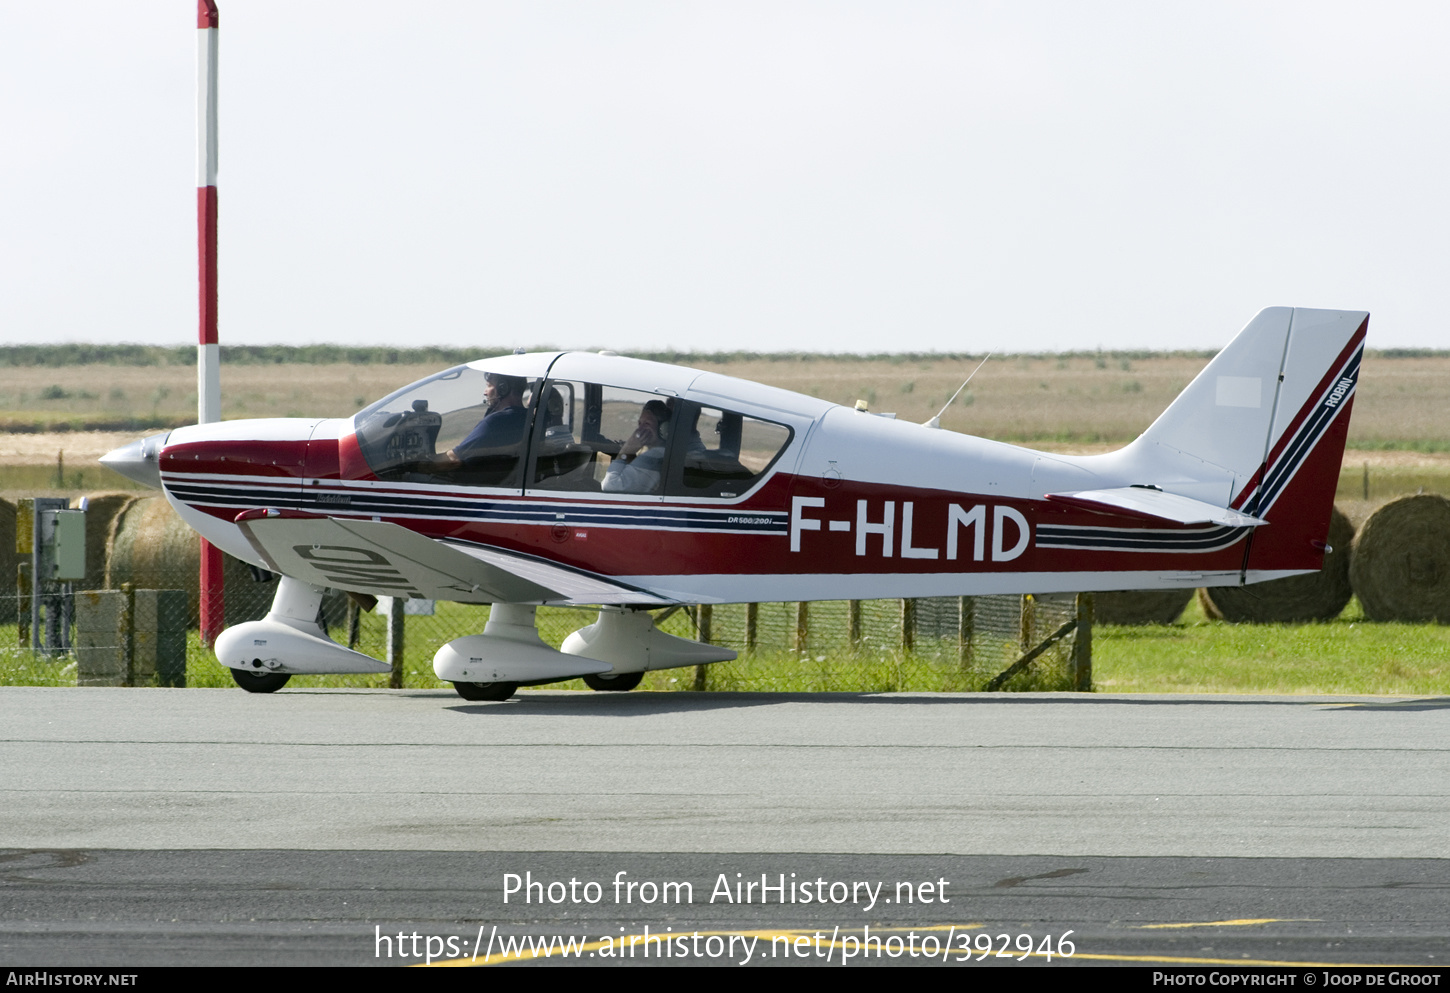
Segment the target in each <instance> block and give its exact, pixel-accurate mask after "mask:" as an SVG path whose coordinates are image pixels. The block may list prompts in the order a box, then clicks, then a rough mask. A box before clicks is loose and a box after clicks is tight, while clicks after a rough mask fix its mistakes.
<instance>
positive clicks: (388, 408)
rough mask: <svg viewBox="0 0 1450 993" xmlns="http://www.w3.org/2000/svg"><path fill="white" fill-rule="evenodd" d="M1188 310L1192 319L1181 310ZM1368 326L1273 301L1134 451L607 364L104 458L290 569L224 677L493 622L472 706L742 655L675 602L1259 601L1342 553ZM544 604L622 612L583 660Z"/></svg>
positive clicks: (231, 639) (162, 439)
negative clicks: (1060, 446) (662, 610)
mask: <svg viewBox="0 0 1450 993" xmlns="http://www.w3.org/2000/svg"><path fill="white" fill-rule="evenodd" d="M1169 320H1171V318H1169ZM1367 324H1368V314H1366V313H1365V312H1363V311H1335V310H1305V309H1294V308H1286V307H1275V308H1270V309H1267V310H1264V311H1262V312H1261V313H1260V314H1258V316H1256V317H1255V318H1254V319H1253V320H1252V321H1250V322H1249V324H1248V325H1247V326H1246V327H1245V328H1244V329H1243V331H1241V332H1240V333H1239V335H1238V336H1237V337H1236V338H1234V340H1233V341H1232V342H1230V343H1229V345H1228V346H1227V347H1226V348H1225V349H1224V350H1223V351H1222V352H1221V353H1220V354H1219V355H1218V356H1217V357H1216V358H1215V359H1214V360H1213V361H1212V362H1211V363H1209V365H1208V366H1207V367H1206V368H1205V369H1204V370H1203V372H1202V373H1201V374H1200V375H1199V376H1198V377H1197V378H1196V379H1194V381H1193V382H1192V383H1191V384H1189V386H1188V387H1187V388H1186V389H1185V390H1184V391H1183V393H1182V394H1181V395H1180V396H1179V397H1178V398H1177V399H1176V400H1175V401H1174V402H1173V404H1172V405H1171V406H1169V408H1168V409H1167V410H1166V411H1165V412H1164V413H1163V414H1162V415H1161V416H1160V417H1159V418H1158V419H1157V420H1156V421H1154V422H1153V424H1152V426H1150V427H1149V428H1148V430H1147V431H1145V432H1144V433H1143V434H1142V436H1140V437H1139V438H1138V439H1137V440H1136V441H1134V442H1133V443H1131V444H1130V445H1128V446H1127V447H1125V448H1123V449H1121V450H1119V451H1116V452H1112V453H1109V454H1105V455H1092V456H1066V455H1054V454H1049V453H1044V452H1036V451H1032V450H1029V449H1025V448H1018V447H1015V446H1012V445H1006V444H1001V443H998V442H993V441H987V440H984V439H981V438H974V437H970V436H968V435H963V434H957V433H954V432H950V431H943V430H934V429H932V428H931V427H928V426H923V425H918V424H910V423H905V422H902V421H898V420H894V419H890V418H888V417H882V416H878V415H875V414H872V413H869V412H866V411H862V410H853V409H851V408H849V407H842V406H838V405H836V404H832V403H828V402H826V401H823V400H819V399H816V398H813V397H808V396H802V395H800V394H797V393H790V392H787V391H785V390H779V389H774V388H772V387H767V386H762V385H759V384H756V383H751V382H746V381H743V380H739V379H732V378H730V377H727V376H721V375H718V374H716V373H712V372H701V371H698V370H695V369H687V368H681V367H678V366H671V365H663V364H660V363H655V362H646V361H640V360H636V359H629V358H622V357H619V356H615V355H612V354H609V353H600V354H595V353H582V352H554V353H547V354H539V353H531V354H514V355H506V356H501V357H499V358H492V359H484V360H481V361H478V362H471V363H469V364H467V365H463V366H458V367H457V368H454V369H449V370H447V371H446V372H442V373H439V374H438V375H436V376H432V377H430V378H428V379H425V380H422V381H420V382H417V383H414V384H413V385H411V386H408V387H405V388H404V389H401V390H399V391H398V392H396V393H394V394H392V395H391V396H388V397H385V398H383V399H382V400H379V401H378V402H377V403H374V404H372V405H370V406H368V407H366V408H365V409H363V410H362V411H361V412H359V413H358V414H357V415H356V416H354V417H352V418H345V419H335V420H315V419H302V418H286V419H282V418H276V419H261V420H243V421H226V422H223V423H218V424H207V425H194V426H191V427H185V428H179V429H177V430H174V431H171V432H169V433H165V434H158V435H153V436H152V437H149V438H146V439H143V440H141V441H138V442H135V443H133V444H131V445H128V446H126V447H124V448H121V449H117V450H116V451H114V452H112V453H110V454H109V455H107V456H105V458H104V459H102V461H103V462H104V463H105V464H106V465H109V466H110V467H111V468H113V469H116V470H117V471H119V472H121V473H123V474H125V475H127V476H129V477H130V478H132V479H136V480H139V481H142V482H146V483H149V484H150V485H154V486H159V487H160V488H161V489H162V491H163V492H164V493H165V494H166V498H167V499H168V500H169V501H170V502H171V504H172V506H174V507H175V508H176V510H177V511H178V513H180V514H181V516H182V517H183V518H184V519H185V520H186V521H187V523H188V524H190V525H191V526H192V527H193V528H195V529H196V530H197V531H199V532H200V533H201V534H202V535H203V536H204V537H205V538H206V539H207V540H208V541H210V542H212V543H213V544H215V545H217V546H218V547H220V548H222V549H223V550H225V551H226V552H228V553H230V554H231V555H234V556H236V557H237V558H239V559H243V560H245V561H247V562H250V563H253V564H255V565H257V566H261V567H263V568H266V569H269V570H271V571H273V572H276V573H279V574H280V575H281V576H282V577H283V578H282V580H281V582H280V583H279V586H278V590H277V594H276V597H275V599H274V601H273V604H272V608H271V611H270V613H269V614H268V615H267V617H266V618H265V619H263V620H260V621H252V622H248V623H245V624H239V625H235V626H233V627H231V628H228V629H227V630H226V631H224V632H223V633H222V635H221V636H220V637H219V638H218V639H217V643H216V651H217V658H218V660H219V661H221V662H222V663H223V664H224V665H226V666H228V667H230V668H231V669H232V672H233V675H234V676H235V677H236V680H237V682H238V684H240V685H241V686H243V687H244V688H246V689H249V690H253V691H258V692H269V691H271V690H275V689H277V688H279V687H280V686H281V685H283V684H284V683H285V682H286V681H287V679H288V678H289V676H290V675H291V674H293V673H336V672H383V671H387V668H388V667H387V665H386V664H385V663H382V662H379V661H377V660H376V659H373V658H370V657H368V656H366V655H363V654H361V653H358V652H355V651H351V650H349V649H347V648H344V647H343V646H341V645H339V644H337V643H336V642H334V641H332V640H331V639H329V638H328V637H327V634H326V631H325V630H324V629H323V628H322V627H320V626H319V625H318V623H317V617H318V612H319V605H320V602H321V599H322V596H323V591H324V590H325V589H326V588H328V587H332V588H337V589H342V590H347V591H350V592H354V593H360V594H370V595H374V596H395V597H396V596H403V597H422V598H432V599H439V600H453V601H459V602H463V603H476V604H493V605H494V606H493V609H492V610H491V611H490V614H489V620H488V623H487V625H486V626H485V628H484V630H483V632H482V633H481V634H476V635H470V636H467V637H463V638H459V639H456V640H455V641H452V642H450V643H448V644H447V645H445V646H444V647H443V648H441V649H440V650H439V651H438V653H437V655H436V656H435V658H434V662H433V666H434V670H435V671H436V672H437V674H438V676H439V678H440V679H443V680H448V681H451V682H452V683H453V684H454V685H455V686H456V687H457V688H458V691H459V693H460V694H462V695H463V696H464V697H466V698H468V699H470V700H475V699H506V698H507V697H508V696H509V695H510V694H512V693H513V692H514V690H515V689H516V688H517V687H518V686H520V685H534V684H541V683H548V682H555V681H559V680H564V679H572V678H577V677H580V676H582V677H584V678H585V679H586V680H587V681H588V682H589V684H590V685H591V686H593V687H595V688H596V689H631V688H633V687H634V686H636V685H638V683H639V680H640V678H641V675H642V674H643V673H644V672H645V671H646V670H651V669H661V668H669V667H673V666H685V665H696V664H700V663H705V662H717V661H724V660H727V659H731V658H734V657H735V653H734V652H731V651H729V650H728V649H722V648H720V647H718V646H712V645H703V644H699V643H696V642H692V641H686V640H684V639H680V638H676V637H673V636H671V635H667V634H665V633H664V632H662V631H660V630H658V629H657V628H655V626H654V623H653V620H652V617H651V615H650V614H649V613H648V612H647V611H648V610H649V609H651V608H658V607H661V606H665V605H669V604H680V603H692V604H693V603H740V602H762V601H781V600H847V599H876V598H897V597H927V596H958V595H979V594H988V593H1028V592H1031V593H1048V592H1082V591H1090V590H1125V589H1149V588H1155V587H1156V588H1170V587H1185V586H1187V587H1198V586H1223V585H1238V584H1242V583H1255V582H1260V581H1263V580H1268V579H1276V578H1279V577H1283V576H1290V575H1294V574H1297V573H1303V572H1309V571H1314V570H1317V569H1319V568H1320V567H1321V565H1322V563H1323V558H1324V553H1325V551H1326V548H1327V546H1326V544H1325V540H1326V537H1327V535H1328V531H1329V517H1330V511H1331V509H1332V505H1333V498H1334V490H1335V485H1336V483H1337V480H1338V474H1339V466H1340V460H1341V457H1342V454H1343V449H1344V441H1345V435H1346V433H1347V431H1348V429H1349V416H1350V408H1351V406H1352V404H1353V399H1354V391H1355V384H1356V382H1357V379H1358V374H1359V363H1360V357H1361V355H1362V353H1363V349H1364V339H1365V330H1366V327H1367ZM541 604H560V605H597V606H599V607H600V608H601V609H600V611H599V616H598V620H597V621H596V622H595V623H594V624H592V625H590V626H588V627H586V628H584V629H583V630H581V631H579V632H576V633H575V634H574V635H571V636H570V638H569V639H568V641H566V642H565V644H564V645H563V649H562V651H556V650H555V649H553V648H551V647H549V646H548V645H546V644H544V643H543V641H541V640H540V639H539V637H538V635H537V633H536V630H535V627H534V611H535V609H536V608H537V607H538V606H539V605H541Z"/></svg>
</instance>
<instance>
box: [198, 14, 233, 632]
mask: <svg viewBox="0 0 1450 993" xmlns="http://www.w3.org/2000/svg"><path fill="white" fill-rule="evenodd" d="M220 21H221V17H220V15H219V14H218V13H217V7H216V4H215V3H213V2H212V0H197V3H196V26H197V28H198V31H197V39H198V47H197V50H196V140H197V149H196V236H197V237H196V249H197V272H198V275H199V277H200V280H199V281H200V286H201V307H200V317H201V323H200V327H199V328H198V335H197V346H196V420H197V423H198V424H212V423H214V422H216V421H219V420H221V419H222V399H221V349H220V346H219V345H218V344H217V331H216V323H217V322H216V302H217V292H216V214H217V199H216V171H217V122H216V117H217V113H216V111H217V100H216V89H217V64H216V63H217V27H218V24H219V23H220ZM199 606H200V608H201V640H202V642H203V643H204V644H206V645H207V646H208V647H210V646H211V644H212V643H213V642H215V641H216V637H217V635H219V634H221V632H222V628H223V627H225V626H226V617H225V614H226V609H225V600H224V599H223V588H222V553H221V549H219V548H216V547H214V546H213V545H212V544H211V543H210V542H209V541H207V540H206V539H205V538H202V539H201V603H200V604H199Z"/></svg>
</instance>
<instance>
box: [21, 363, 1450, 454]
mask: <svg viewBox="0 0 1450 993" xmlns="http://www.w3.org/2000/svg"><path fill="white" fill-rule="evenodd" d="M1206 362H1207V360H1206V359H1201V358H1190V357H1181V356H1173V355H1160V356H1153V357H1150V358H1143V359H1131V358H1115V357H1111V356H1106V355H1105V356H1102V357H1098V358H1092V357H1072V358H1067V357H1056V356H1046V357H1041V358H1033V357H1026V356H1003V357H999V358H993V359H992V360H991V361H989V362H988V363H987V365H986V366H985V367H984V368H983V369H982V370H981V372H979V373H977V375H976V377H975V378H974V379H973V381H972V383H971V385H970V386H969V387H968V388H967V390H966V391H965V392H964V393H963V395H962V397H961V398H960V399H959V400H958V401H957V402H956V403H955V404H953V405H952V407H951V409H950V410H948V411H947V413H946V416H945V417H943V418H942V426H943V427H946V428H949V429H951V430H953V431H965V432H968V433H971V434H976V435H981V436H984V437H989V438H998V439H1001V440H1004V441H1055V442H1076V443H1085V444H1091V443H1095V442H1097V443H1103V442H1124V441H1128V440H1130V439H1131V438H1133V437H1134V436H1136V435H1137V434H1138V433H1139V432H1140V431H1142V430H1143V428H1144V427H1146V426H1147V425H1148V424H1149V423H1151V421H1152V420H1153V418H1154V417H1156V416H1157V415H1158V413H1159V412H1160V411H1162V410H1163V408H1164V407H1166V406H1167V405H1168V403H1169V402H1170V401H1171V400H1172V399H1173V397H1175V396H1176V395H1177V394H1178V392H1179V391H1180V390H1182V389H1183V387H1184V386H1186V385H1187V384H1188V382H1189V380H1191V379H1192V378H1193V377H1194V376H1195V375H1197V374H1198V372H1199V370H1200V369H1202V368H1203V366H1204V365H1205V364H1206ZM975 365H976V361H975V360H947V359H937V360H923V361H918V362H910V361H904V360H886V359H882V360H872V361H864V360H861V361H857V360H839V359H830V358H803V359H791V360H778V361H771V360H766V359H758V360H754V361H742V362H734V363H729V364H721V365H708V366H705V368H709V369H711V370H712V371H717V372H722V373H725V374H727V375H732V376H740V377H742V378H745V379H754V380H758V381H760V382H763V383H769V384H771V385H773V386H780V387H783V388H784V389H788V390H795V391H797V392H800V393H808V394H811V395H813V396H819V397H822V398H824V399H827V400H832V401H835V402H837V403H844V404H852V403H855V401H856V400H858V399H865V400H868V401H870V403H871V409H873V410H877V411H895V412H897V413H898V414H899V415H900V416H901V417H903V418H906V419H908V420H914V421H924V420H926V419H927V418H928V417H930V416H931V415H932V414H934V413H936V411H937V410H938V409H940V407H941V405H942V404H944V403H945V402H946V400H947V398H948V397H949V396H951V394H952V392H953V391H954V390H955V389H956V388H957V386H958V385H960V384H961V382H962V380H963V379H965V378H966V376H967V374H968V373H969V372H971V370H972V368H973V367H974V366H975ZM436 371H438V370H437V369H436V368H434V367H432V366H412V365H236V366H230V367H227V368H225V369H223V372H222V396H223V398H224V402H223V408H222V414H223V416H224V417H226V418H236V417H341V416H347V415H350V414H352V413H353V412H354V411H356V410H357V409H358V408H359V407H361V406H363V405H364V404H366V403H370V402H372V401H373V400H376V399H377V398H378V397H380V396H383V395H385V394H387V393H390V392H391V391H393V390H394V389H397V388H398V387H399V386H403V385H405V384H407V383H409V382H412V381H413V380H416V379H420V378H422V377H423V376H426V375H428V374H429V373H432V372H436ZM195 375H196V374H195V372H194V371H193V369H192V368H191V367H189V366H149V367H125V366H105V365H91V366H76V367H72V368H63V369H54V368H17V367H0V421H4V420H8V421H11V422H47V421H50V422H60V421H65V420H68V419H77V420H79V419H85V418H96V417H105V416H115V417H125V416H132V417H161V418H168V419H173V420H175V419H180V418H187V417H190V416H192V414H193V412H194V411H195V410H196V378H195ZM1350 447H1352V448H1385V447H1390V448H1411V449H1420V450H1430V451H1434V450H1437V449H1438V450H1450V358H1441V357H1436V358H1418V359H1409V358H1394V359H1387V358H1379V357H1375V356H1370V357H1367V358H1366V359H1365V362H1364V369H1363V372H1362V374H1361V377H1360V388H1359V395H1358V398H1357V400H1356V402H1355V409H1354V421H1353V423H1352V425H1351V428H1350Z"/></svg>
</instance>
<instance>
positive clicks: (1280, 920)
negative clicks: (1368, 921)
mask: <svg viewBox="0 0 1450 993" xmlns="http://www.w3.org/2000/svg"><path fill="white" fill-rule="evenodd" d="M1320 919H1321V918H1318V917H1245V918H1243V919H1242V920H1237V921H1198V922H1195V923H1192V924H1187V923H1185V924H1142V925H1139V928H1138V930H1140V931H1152V930H1154V929H1155V928H1179V927H1246V926H1248V925H1251V924H1286V923H1288V924H1293V923H1299V922H1302V921H1318V920H1320Z"/></svg>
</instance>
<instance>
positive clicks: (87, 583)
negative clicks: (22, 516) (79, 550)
mask: <svg viewBox="0 0 1450 993" xmlns="http://www.w3.org/2000/svg"><path fill="white" fill-rule="evenodd" d="M137 499H138V497H137V496H136V494H135V493H124V492H104V493H87V494H86V495H85V496H84V497H76V498H74V499H73V500H71V502H70V505H71V507H72V508H79V507H80V505H81V500H85V501H87V502H86V578H85V579H83V580H82V581H81V582H80V583H79V584H77V588H78V589H83V590H99V589H104V588H105V585H106V545H107V543H108V542H109V541H110V538H111V526H112V525H113V524H114V523H115V521H116V517H117V515H119V514H120V513H121V512H122V511H123V510H125V509H126V508H127V507H129V506H130V505H131V503H132V502H133V501H135V500H137Z"/></svg>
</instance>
